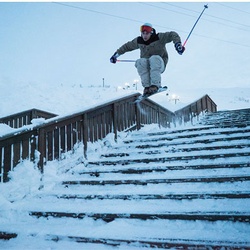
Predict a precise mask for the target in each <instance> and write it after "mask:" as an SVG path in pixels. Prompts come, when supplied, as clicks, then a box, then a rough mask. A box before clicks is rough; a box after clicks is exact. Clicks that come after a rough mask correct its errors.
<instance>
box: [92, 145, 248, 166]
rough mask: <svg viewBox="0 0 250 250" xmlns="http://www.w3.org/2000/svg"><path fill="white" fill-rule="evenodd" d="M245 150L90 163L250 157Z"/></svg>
mask: <svg viewBox="0 0 250 250" xmlns="http://www.w3.org/2000/svg"><path fill="white" fill-rule="evenodd" d="M242 151H243V152H240V151H238V152H232V153H228V150H227V151H225V152H217V153H213V154H207V153H203V154H202V153H200V154H198V155H197V154H192V155H191V154H183V155H178V156H175V154H174V153H172V154H168V155H167V156H162V155H161V154H159V155H158V156H156V155H154V156H152V157H142V158H139V159H138V158H137V159H131V158H130V159H129V158H128V159H126V158H125V157H124V158H125V159H121V160H117V159H115V158H114V159H110V160H99V161H89V162H88V164H91V165H128V164H133V163H142V162H143V163H151V162H158V163H160V162H173V161H188V160H194V159H199V160H206V159H209V160H211V159H219V158H222V159H224V158H231V157H249V156H250V152H249V150H247V149H246V151H245V152H244V150H242ZM192 153H193V152H192Z"/></svg>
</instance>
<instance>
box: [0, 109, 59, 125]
mask: <svg viewBox="0 0 250 250" xmlns="http://www.w3.org/2000/svg"><path fill="white" fill-rule="evenodd" d="M55 116H56V115H55V114H52V113H49V112H46V111H42V110H39V109H30V110H26V111H23V112H20V113H17V114H13V115H9V116H6V117H3V118H0V123H5V124H7V125H8V126H10V127H12V128H21V127H23V126H25V125H29V124H31V121H32V120H33V119H36V118H45V119H49V118H52V117H55Z"/></svg>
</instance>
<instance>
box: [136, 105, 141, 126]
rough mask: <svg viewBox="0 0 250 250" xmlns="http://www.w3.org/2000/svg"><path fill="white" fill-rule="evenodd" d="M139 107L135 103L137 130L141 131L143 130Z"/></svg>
mask: <svg viewBox="0 0 250 250" xmlns="http://www.w3.org/2000/svg"><path fill="white" fill-rule="evenodd" d="M138 105H140V104H136V103H135V122H136V129H137V130H140V129H141V116H140V110H139V108H138Z"/></svg>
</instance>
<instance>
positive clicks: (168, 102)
mask: <svg viewBox="0 0 250 250" xmlns="http://www.w3.org/2000/svg"><path fill="white" fill-rule="evenodd" d="M2 88H3V91H1V93H0V101H1V105H0V117H3V116H7V115H10V114H13V113H16V112H20V111H24V110H27V109H31V108H37V109H41V110H44V111H48V112H52V113H56V114H59V115H64V114H71V113H74V112H78V111H81V110H84V109H86V108H88V107H90V106H95V105H96V104H99V103H104V102H105V101H108V100H110V99H114V98H116V97H117V98H118V97H119V96H124V95H127V94H128V93H131V92H137V91H136V90H135V89H125V90H124V89H123V88H118V87H104V88H103V87H102V86H99V87H98V86H77V85H72V86H63V85H58V86H35V85H33V84H20V85H19V86H18V87H16V86H11V84H10V85H8V86H3V87H2ZM138 91H142V89H141V88H139V90H138ZM205 94H208V95H209V96H210V97H211V98H212V100H214V102H215V103H216V104H217V105H218V110H227V109H240V108H249V107H250V88H248V89H247V88H233V89H202V90H201V89H199V90H195V89H193V90H176V91H175V90H171V89H170V90H169V95H168V96H166V93H161V94H159V95H157V96H155V97H153V98H152V99H153V100H154V101H156V102H159V103H160V104H161V105H163V106H164V107H166V108H167V109H169V110H172V111H175V110H177V109H179V108H181V107H183V106H185V105H187V104H189V103H191V102H193V101H194V100H197V99H198V98H200V97H202V96H203V95H205ZM9 129H10V128H8V127H6V126H5V125H1V126H0V134H2V135H3V134H4V133H5V132H9V131H10V130H9ZM154 129H155V128H154V127H152V126H148V127H147V128H146V129H145V132H148V131H154ZM125 136H126V135H125V134H123V133H120V135H119V138H120V139H121V142H120V143H122V139H123V138H124V137H125ZM112 138H113V137H112V135H110V136H108V138H107V139H106V141H107V140H108V141H109V143H110V144H111V145H112V144H115V142H114V141H113V139H112ZM118 143H119V141H118ZM116 146H117V143H116ZM103 148H104V149H105V147H104V145H103V143H102V142H98V143H94V144H93V145H90V147H89V150H90V158H91V160H95V159H96V160H97V157H98V156H97V154H96V153H95V152H96V151H98V150H101V149H103ZM91 152H93V154H91ZM81 158H82V148H81V147H80V146H79V148H76V149H75V153H74V154H72V153H70V152H69V153H67V154H65V159H64V160H63V161H61V162H58V161H55V162H50V163H49V164H48V166H47V167H46V169H45V177H44V178H43V181H44V184H45V188H44V189H43V193H44V195H45V194H46V193H47V194H50V193H51V192H52V190H53V188H54V186H55V183H56V182H57V181H58V180H62V179H61V178H62V175H63V173H64V170H65V168H68V166H74V165H75V164H76V163H77V162H78V161H79V159H81ZM244 171H248V170H244ZM10 177H11V180H10V181H9V182H8V183H5V184H3V183H0V190H1V192H0V225H1V230H3V229H4V228H6V231H11V228H10V227H9V223H10V222H14V221H15V217H13V216H14V215H15V216H19V217H21V216H23V210H25V209H26V206H27V203H26V202H25V201H28V200H30V202H34V201H35V198H34V199H33V197H35V196H36V195H38V194H39V193H40V191H39V187H40V180H41V174H40V172H39V171H38V170H37V169H36V168H35V167H34V164H33V163H31V162H28V161H24V162H22V163H20V164H19V165H18V166H17V167H16V168H15V170H14V171H13V172H12V173H11V174H10ZM208 189H209V187H208ZM64 205H65V204H64ZM77 206H78V207H77ZM81 206H82V204H80V203H77V202H76V210H79V211H80V208H81ZM17 207H18V209H17ZM243 208H244V206H242V209H243ZM139 209H140V208H139ZM243 210H244V209H243ZM18 211H20V213H19V212H18ZM24 219H25V218H24ZM42 220H43V219H41V221H42ZM65 223H66V222H65ZM91 223H92V222H89V224H88V226H89V228H90V229H91ZM57 226H58V227H59V228H60V231H61V232H63V231H65V232H66V231H68V228H67V227H65V228H64V227H60V225H57ZM79 226H81V225H79ZM119 226H123V227H126V226H128V225H119ZM162 226H163V225H162ZM183 226H184V227H185V225H183ZM17 228H18V230H20V229H21V225H17ZM103 228H105V227H103ZM99 230H102V225H99ZM105 230H106V229H105ZM174 230H178V227H177V228H176V225H172V230H171V233H172V234H173V235H174ZM240 230H242V232H244V228H243V229H240ZM14 231H15V229H14ZM130 233H133V232H130ZM230 233H232V232H230ZM246 233H247V232H245V233H244V234H243V236H244V238H246V239H247V235H246ZM231 236H233V233H232V235H229V236H228V237H229V238H230V237H231ZM21 241H22V238H17V239H14V240H11V241H9V242H1V241H0V249H23V247H25V248H26V249H93V248H91V246H90V248H88V246H86V247H87V248H83V247H82V246H79V244H78V245H77V244H76V243H71V244H70V243H69V242H60V243H55V242H50V243H49V242H46V243H43V244H45V245H39V243H40V242H39V241H38V242H37V241H34V240H32V239H30V241H29V242H28V243H25V244H24V245H22V244H21ZM41 242H42V241H41ZM20 244H21V245H20ZM72 247H73V248H72ZM98 249H110V248H108V247H105V246H99V248H98ZM123 249H126V248H123ZM130 249H131V248H130Z"/></svg>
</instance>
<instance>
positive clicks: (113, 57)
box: [110, 52, 119, 63]
mask: <svg viewBox="0 0 250 250" xmlns="http://www.w3.org/2000/svg"><path fill="white" fill-rule="evenodd" d="M118 56H119V54H118V53H117V52H115V54H114V55H113V56H111V58H110V62H111V63H116V61H117V58H118Z"/></svg>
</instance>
